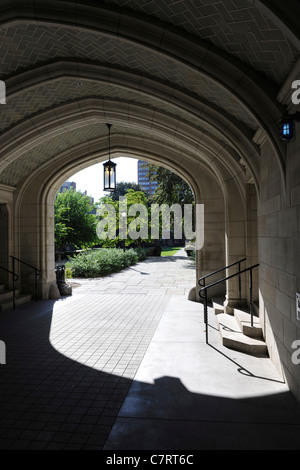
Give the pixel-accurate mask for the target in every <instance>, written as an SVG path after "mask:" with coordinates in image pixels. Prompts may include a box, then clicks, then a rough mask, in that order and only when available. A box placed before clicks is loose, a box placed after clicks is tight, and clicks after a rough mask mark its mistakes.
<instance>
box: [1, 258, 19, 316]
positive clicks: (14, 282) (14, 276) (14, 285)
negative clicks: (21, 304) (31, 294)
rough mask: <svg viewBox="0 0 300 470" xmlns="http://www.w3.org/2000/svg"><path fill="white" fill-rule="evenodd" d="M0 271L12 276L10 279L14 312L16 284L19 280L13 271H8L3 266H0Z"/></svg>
mask: <svg viewBox="0 0 300 470" xmlns="http://www.w3.org/2000/svg"><path fill="white" fill-rule="evenodd" d="M0 269H3V270H4V271H6V272H7V273H9V274H12V276H13V278H12V279H13V309H14V310H15V309H16V282H17V280H18V279H19V276H18V274H17V273H15V272H14V271H10V270H9V269H7V268H5V267H4V266H0Z"/></svg>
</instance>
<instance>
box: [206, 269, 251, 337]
mask: <svg viewBox="0 0 300 470" xmlns="http://www.w3.org/2000/svg"><path fill="white" fill-rule="evenodd" d="M237 263H239V262H237ZM234 264H236V263H234ZM258 266H259V264H254V265H253V266H250V267H249V268H245V269H242V270H241V269H240V267H239V270H238V272H236V273H235V274H231V275H230V276H226V277H223V278H222V279H219V280H218V281H215V282H212V283H211V284H208V285H207V286H203V287H202V289H200V291H199V295H200V297H201V298H202V299H203V301H204V323H205V334H206V344H208V301H207V289H209V288H210V287H213V286H216V285H217V284H220V283H221V282H224V281H227V280H228V279H231V278H233V277H235V276H241V274H243V273H246V272H249V307H250V317H251V326H252V327H253V311H254V309H253V276H252V271H253V269H255V268H257V267H258ZM228 267H229V266H228ZM224 269H226V268H222V269H220V270H218V271H223V270H224ZM218 271H216V272H218ZM208 276H209V275H207V276H206V277H208ZM204 277H205V276H204ZM201 279H202V278H201ZM199 281H200V279H199ZM200 285H201V284H200Z"/></svg>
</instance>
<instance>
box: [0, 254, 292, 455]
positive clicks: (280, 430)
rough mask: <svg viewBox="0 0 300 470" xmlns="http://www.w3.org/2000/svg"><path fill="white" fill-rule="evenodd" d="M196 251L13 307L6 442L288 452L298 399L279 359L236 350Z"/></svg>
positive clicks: (8, 322)
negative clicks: (225, 342)
mask: <svg viewBox="0 0 300 470" xmlns="http://www.w3.org/2000/svg"><path fill="white" fill-rule="evenodd" d="M194 278H195V267H194V265H193V262H192V261H191V259H190V258H188V257H187V256H186V254H185V253H184V251H183V250H182V251H180V252H178V253H176V254H175V255H173V256H169V257H160V258H155V257H153V258H148V259H147V260H146V261H144V262H141V263H139V264H137V265H135V266H132V267H130V268H127V269H125V270H124V271H122V272H120V273H117V274H113V275H110V276H108V277H105V278H99V279H74V280H72V285H73V293H72V295H71V296H68V297H65V298H61V299H59V300H53V301H52V300H45V301H38V302H31V303H29V304H27V305H24V306H20V307H18V308H17V309H16V311H8V312H4V313H2V314H1V318H0V324H1V334H2V338H1V339H3V340H4V341H5V344H6V348H7V358H6V364H5V365H2V366H1V377H2V378H1V383H0V394H1V403H0V413H1V415H0V416H1V419H0V447H1V449H9V450H25V449H26V450H31V449H34V450H60V449H61V450H105V451H116V450H119V451H120V450H129V449H134V450H135V451H137V450H149V449H156V450H159V449H161V450H172V449H173V450H194V451H196V450H223V449H224V450H229V449H232V450H246V449H255V450H268V449H276V450H279V449H281V450H287V449H295V450H296V449H297V448H298V447H299V443H298V434H299V430H300V412H299V407H298V405H297V402H296V401H295V399H294V398H293V396H292V395H291V393H290V391H289V389H288V387H287V385H286V384H285V383H284V381H283V379H282V377H281V376H280V374H279V373H278V371H277V370H276V368H275V367H274V365H273V364H272V362H271V360H270V359H269V358H264V359H262V358H256V357H251V356H248V355H245V354H242V353H238V352H237V351H233V350H230V349H227V348H224V347H223V346H222V345H221V342H220V336H219V332H218V331H217V327H216V322H215V318H214V315H213V313H212V311H211V309H210V312H209V325H210V326H209V328H210V343H209V345H207V344H205V333H204V324H203V310H202V304H201V303H199V302H193V301H190V300H188V295H189V291H190V289H191V287H193V286H194V285H195V279H194Z"/></svg>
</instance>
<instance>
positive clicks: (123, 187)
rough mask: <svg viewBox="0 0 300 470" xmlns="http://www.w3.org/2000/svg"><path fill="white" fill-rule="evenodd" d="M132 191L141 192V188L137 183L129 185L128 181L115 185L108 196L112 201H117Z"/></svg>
mask: <svg viewBox="0 0 300 470" xmlns="http://www.w3.org/2000/svg"><path fill="white" fill-rule="evenodd" d="M129 189H132V190H133V191H142V192H143V190H142V188H141V186H140V185H139V184H137V183H130V182H128V181H121V182H120V183H117V184H116V189H115V191H112V192H111V193H110V195H109V197H110V198H111V200H112V201H118V200H119V198H120V197H121V196H125V195H126V193H127V191H128V190H129Z"/></svg>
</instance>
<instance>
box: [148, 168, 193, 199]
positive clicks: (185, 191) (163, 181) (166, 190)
mask: <svg viewBox="0 0 300 470" xmlns="http://www.w3.org/2000/svg"><path fill="white" fill-rule="evenodd" d="M146 165H147V168H148V172H147V174H148V177H149V178H150V179H152V180H153V181H157V183H158V187H157V189H156V191H155V192H154V194H153V196H152V198H151V202H154V203H158V204H169V205H170V206H171V205H172V204H180V205H183V204H193V203H194V194H193V191H192V190H191V188H190V186H189V185H188V184H187V183H186V182H185V181H184V180H183V179H182V178H180V176H178V175H176V174H175V173H173V172H172V171H170V170H168V169H167V168H163V167H161V166H157V165H154V164H152V163H147V164H146Z"/></svg>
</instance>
